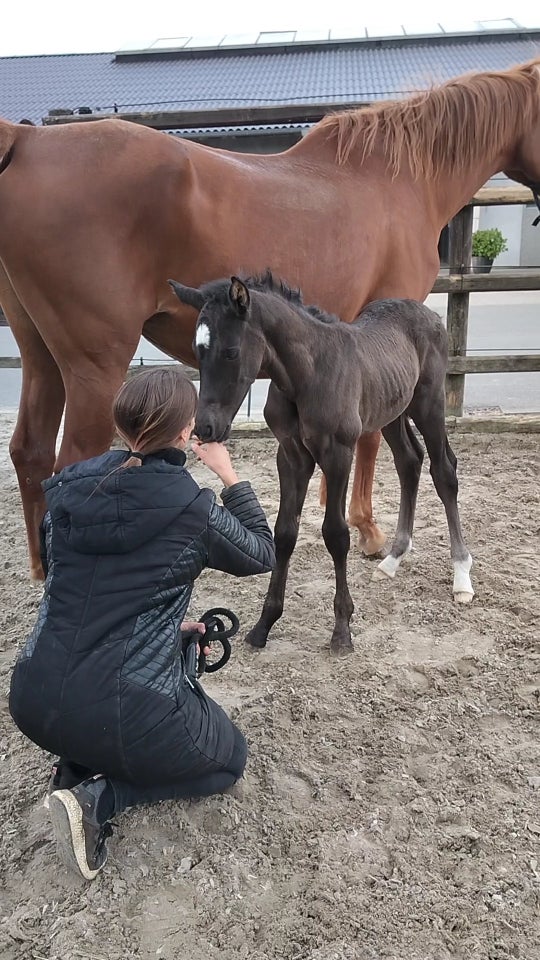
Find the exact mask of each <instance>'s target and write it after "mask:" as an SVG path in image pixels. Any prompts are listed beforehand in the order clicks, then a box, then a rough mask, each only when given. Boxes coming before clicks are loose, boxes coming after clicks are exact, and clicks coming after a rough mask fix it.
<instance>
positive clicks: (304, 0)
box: [0, 0, 540, 56]
mask: <svg viewBox="0 0 540 960" xmlns="http://www.w3.org/2000/svg"><path fill="white" fill-rule="evenodd" d="M376 6H377V5H376V4H374V5H373V7H376ZM379 6H380V12H379V11H378V12H377V15H376V16H370V13H369V9H370V7H368V12H362V6H361V5H360V4H359V3H355V0H332V2H330V3H328V4H326V3H317V2H316V0H272V3H271V4H263V3H260V2H259V3H257V2H254V0H225V2H224V0H200V2H191V3H190V2H188V0H145V2H144V3H143V2H142V0H131V2H129V0H128V2H118V0H116V2H115V0H92V3H89V4H81V3H79V2H77V0H75V3H74V2H73V0H49V2H47V0H19V2H15V3H13V2H9V3H8V2H7V0H6V2H4V3H3V4H2V25H1V31H0V56H18V55H22V54H39V53H83V52H99V51H113V50H122V49H134V48H144V47H149V46H152V45H153V44H155V43H156V41H158V40H160V39H162V38H166V37H170V38H175V37H183V36H193V35H195V36H198V37H206V38H207V40H210V39H212V38H214V40H215V42H218V41H219V39H220V38H221V37H223V35H224V34H237V35H241V34H246V35H247V36H246V42H253V37H254V36H256V35H257V34H258V33H259V31H271V30H302V31H309V30H313V31H317V30H328V29H332V30H333V31H336V33H337V34H346V35H349V36H362V35H364V27H365V26H367V27H368V30H369V32H370V34H371V35H374V34H375V35H376V34H380V35H385V34H388V33H401V24H403V25H404V26H405V29H406V31H407V33H414V32H426V31H429V30H430V29H431V26H433V28H435V24H436V22H437V21H439V22H440V23H442V25H443V27H444V29H445V30H448V31H451V30H466V29H474V22H475V21H486V20H488V21H493V20H499V19H503V18H505V17H512V18H514V19H515V20H517V21H518V22H519V23H520V24H521V25H522V26H525V27H536V26H540V2H539V0H513V2H512V3H510V2H509V0H489V2H488V0H454V2H453V4H451V5H449V4H448V3H445V4H440V5H436V4H433V2H427V0H409V3H407V4H404V3H403V0H385V2H384V3H381V4H380V5H379ZM445 11H449V13H448V14H447V13H446V12H445ZM160 45H161V46H163V45H164V44H163V43H161V44H160ZM171 45H172V46H174V42H172V43H171Z"/></svg>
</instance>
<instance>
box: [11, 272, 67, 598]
mask: <svg viewBox="0 0 540 960" xmlns="http://www.w3.org/2000/svg"><path fill="white" fill-rule="evenodd" d="M0 288H1V291H0V292H1V298H0V299H1V300H2V304H3V307H4V310H5V312H6V316H7V317H8V320H9V324H10V327H11V330H12V332H13V335H14V337H15V340H16V341H17V344H18V346H19V349H20V351H21V359H22V389H21V397H20V401H19V413H18V416H17V425H16V427H15V431H14V433H13V436H12V438H11V443H10V445H9V452H10V456H11V460H12V462H13V466H14V467H15V470H16V473H17V479H18V481H19V487H20V491H21V500H22V505H23V513H24V520H25V524H26V535H27V539H28V552H29V560H30V574H31V576H32V579H33V580H43V567H42V565H41V558H40V543H39V525H40V523H41V520H42V519H43V514H44V512H45V499H44V496H43V491H42V489H41V481H42V480H44V479H45V478H46V477H48V476H50V474H51V473H52V470H53V465H54V457H55V444H56V436H57V433H58V427H59V425H60V420H61V417H62V411H63V408H64V384H63V382H62V377H61V374H60V370H59V369H58V366H57V365H56V363H55V361H54V358H53V357H52V356H51V354H50V352H49V350H48V349H47V347H46V345H45V343H44V342H43V340H42V338H41V336H40V335H39V333H38V331H37V330H36V327H35V326H34V324H33V322H32V320H31V319H30V317H29V316H28V314H27V312H26V310H24V308H23V307H22V305H21V304H20V302H19V300H18V299H17V297H16V296H15V293H14V292H13V290H12V289H11V285H10V284H9V282H8V281H7V278H6V277H5V275H4V274H3V271H1V272H0Z"/></svg>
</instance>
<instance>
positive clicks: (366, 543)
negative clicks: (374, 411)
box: [349, 432, 386, 556]
mask: <svg viewBox="0 0 540 960" xmlns="http://www.w3.org/2000/svg"><path fill="white" fill-rule="evenodd" d="M380 443H381V435H380V433H379V432H377V433H366V434H364V436H362V437H359V438H358V440H357V441H356V462H355V465H354V478H353V485H352V492H351V501H350V504H349V523H350V524H351V526H353V527H358V533H359V535H360V541H359V545H360V548H361V549H362V550H363V552H364V553H365V554H367V555H368V556H371V555H373V554H376V553H379V551H380V550H381V549H382V547H383V546H384V544H385V541H386V535H385V534H384V533H383V532H382V530H380V529H379V527H378V526H377V524H376V523H375V520H374V519H373V506H372V500H371V498H372V490H373V478H374V476H375V463H376V460H377V453H378V450H379V446H380Z"/></svg>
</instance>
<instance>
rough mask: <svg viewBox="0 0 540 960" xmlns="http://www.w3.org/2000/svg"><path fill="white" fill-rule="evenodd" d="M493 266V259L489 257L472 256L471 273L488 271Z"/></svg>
mask: <svg viewBox="0 0 540 960" xmlns="http://www.w3.org/2000/svg"><path fill="white" fill-rule="evenodd" d="M492 266H493V260H490V258H489V257H472V272H473V273H490V272H491V268H492Z"/></svg>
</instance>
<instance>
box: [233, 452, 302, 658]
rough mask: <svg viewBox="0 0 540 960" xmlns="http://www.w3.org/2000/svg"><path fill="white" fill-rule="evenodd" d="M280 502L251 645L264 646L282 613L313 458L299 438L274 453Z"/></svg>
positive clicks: (251, 632)
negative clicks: (264, 591)
mask: <svg viewBox="0 0 540 960" xmlns="http://www.w3.org/2000/svg"><path fill="white" fill-rule="evenodd" d="M277 467H278V473H279V488H280V502H279V511H278V515H277V520H276V526H275V530H274V541H275V544H276V565H275V567H274V569H273V571H272V576H271V578H270V586H269V587H268V593H267V595H266V600H265V601H264V606H263V609H262V613H261V616H260V619H259V621H258V623H256V624H255V626H254V627H253V629H252V630H250V632H249V633H248V635H247V637H246V640H247V642H248V643H250V644H251V645H252V646H253V647H264V646H265V644H266V641H267V639H268V634H269V632H270V630H271V628H272V627H273V625H274V623H275V622H276V620H279V618H280V617H281V614H282V613H283V603H284V598H285V586H286V584H287V573H288V570H289V560H290V558H291V554H292V552H293V550H294V548H295V545H296V541H297V539H298V529H299V526H300V515H301V513H302V507H303V506H304V500H305V499H306V493H307V488H308V484H309V481H310V479H311V477H312V475H313V470H314V469H315V461H314V459H313V457H312V456H311V454H310V452H309V450H307V449H306V447H305V446H304V445H303V443H302V441H301V440H300V438H299V437H288V438H287V439H284V440H282V441H281V443H280V445H279V448H278V453H277Z"/></svg>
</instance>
